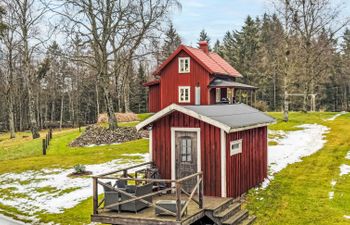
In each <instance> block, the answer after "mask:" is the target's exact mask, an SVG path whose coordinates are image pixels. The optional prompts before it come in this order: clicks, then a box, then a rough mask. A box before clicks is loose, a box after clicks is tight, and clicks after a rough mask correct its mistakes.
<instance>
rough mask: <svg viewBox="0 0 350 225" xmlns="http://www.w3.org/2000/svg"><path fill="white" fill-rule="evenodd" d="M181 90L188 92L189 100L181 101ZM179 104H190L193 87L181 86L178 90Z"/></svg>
mask: <svg viewBox="0 0 350 225" xmlns="http://www.w3.org/2000/svg"><path fill="white" fill-rule="evenodd" d="M181 89H184V90H188V99H185V100H181ZM178 95H179V98H178V100H179V103H190V102H191V87H190V86H179V89H178Z"/></svg>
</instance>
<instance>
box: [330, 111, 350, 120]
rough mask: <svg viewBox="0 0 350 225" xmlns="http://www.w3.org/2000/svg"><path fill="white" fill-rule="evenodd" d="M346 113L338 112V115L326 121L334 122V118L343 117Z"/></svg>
mask: <svg viewBox="0 0 350 225" xmlns="http://www.w3.org/2000/svg"><path fill="white" fill-rule="evenodd" d="M346 113H347V112H345V111H343V112H340V113H338V114H336V115H334V116H332V117H331V118H329V119H327V120H328V121H333V120H335V119H336V118H338V117H339V116H341V115H344V114H346Z"/></svg>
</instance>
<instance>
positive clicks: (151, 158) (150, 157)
mask: <svg viewBox="0 0 350 225" xmlns="http://www.w3.org/2000/svg"><path fill="white" fill-rule="evenodd" d="M148 140H149V142H148V143H149V146H148V150H149V161H152V162H153V133H152V129H150V130H149V139H148Z"/></svg>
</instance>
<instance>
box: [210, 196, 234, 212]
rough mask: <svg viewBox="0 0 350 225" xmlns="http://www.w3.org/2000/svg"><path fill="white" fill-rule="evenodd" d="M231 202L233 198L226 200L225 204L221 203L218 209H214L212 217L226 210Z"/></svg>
mask: <svg viewBox="0 0 350 225" xmlns="http://www.w3.org/2000/svg"><path fill="white" fill-rule="evenodd" d="M233 202H234V199H233V198H229V199H227V200H226V201H225V202H223V203H222V204H221V205H219V206H218V207H216V208H215V209H214V210H213V215H215V214H219V213H220V212H222V211H223V210H225V209H227V208H228V207H229V206H230V205H231V204H232V203H233Z"/></svg>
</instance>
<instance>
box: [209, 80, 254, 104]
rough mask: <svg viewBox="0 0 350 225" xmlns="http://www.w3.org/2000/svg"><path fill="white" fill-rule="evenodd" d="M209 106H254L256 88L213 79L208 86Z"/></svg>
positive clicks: (232, 81) (231, 81)
mask: <svg viewBox="0 0 350 225" xmlns="http://www.w3.org/2000/svg"><path fill="white" fill-rule="evenodd" d="M209 88H210V101H211V104H234V103H245V104H247V105H250V106H254V105H255V103H256V93H255V92H256V90H257V89H258V88H256V87H254V86H251V85H247V84H242V83H239V82H236V81H235V80H233V79H228V78H221V77H217V78H215V79H214V80H213V81H212V82H211V83H210V84H209Z"/></svg>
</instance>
